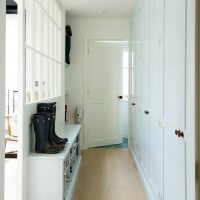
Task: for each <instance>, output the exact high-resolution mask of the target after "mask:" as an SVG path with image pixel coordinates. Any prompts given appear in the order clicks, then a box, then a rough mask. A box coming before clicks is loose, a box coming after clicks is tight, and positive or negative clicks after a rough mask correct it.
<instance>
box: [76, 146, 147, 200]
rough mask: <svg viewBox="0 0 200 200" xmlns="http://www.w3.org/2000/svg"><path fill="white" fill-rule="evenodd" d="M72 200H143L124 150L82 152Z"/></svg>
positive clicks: (144, 196) (139, 185)
mask: <svg viewBox="0 0 200 200" xmlns="http://www.w3.org/2000/svg"><path fill="white" fill-rule="evenodd" d="M73 200H147V197H146V195H145V192H144V190H143V187H142V185H141V182H140V179H139V177H138V174H137V172H136V168H135V167H134V164H133V161H132V159H131V155H130V153H129V151H128V149H89V150H87V151H82V164H81V169H80V174H79V177H78V180H77V183H76V187H75V191H74V195H73Z"/></svg>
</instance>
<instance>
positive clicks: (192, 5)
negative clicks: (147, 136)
mask: <svg viewBox="0 0 200 200" xmlns="http://www.w3.org/2000/svg"><path fill="white" fill-rule="evenodd" d="M186 2H187V16H186V22H187V27H186V127H187V133H186V134H185V135H186V145H187V147H186V183H187V184H186V199H187V200H190V199H191V200H193V199H195V159H196V158H195V156H196V154H195V148H196V144H195V143H196V142H195V137H196V131H197V130H196V123H197V120H196V119H197V116H196V112H197V109H196V107H198V105H197V104H196V97H197V80H196V78H197V77H196V76H197V73H196V70H197V69H196V0H187V1H186ZM191 88H192V89H191Z"/></svg>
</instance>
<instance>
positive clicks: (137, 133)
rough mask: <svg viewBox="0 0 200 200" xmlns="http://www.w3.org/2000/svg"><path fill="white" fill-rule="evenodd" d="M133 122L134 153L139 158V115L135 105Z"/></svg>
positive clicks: (140, 122)
mask: <svg viewBox="0 0 200 200" xmlns="http://www.w3.org/2000/svg"><path fill="white" fill-rule="evenodd" d="M134 120H135V125H134V132H135V152H136V153H137V155H138V156H139V155H140V154H141V152H140V146H141V145H140V144H141V142H140V136H141V127H142V126H141V125H142V121H141V113H140V112H139V107H138V106H137V105H136V106H135V112H134Z"/></svg>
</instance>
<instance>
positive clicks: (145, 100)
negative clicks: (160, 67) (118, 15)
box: [140, 0, 149, 110]
mask: <svg viewBox="0 0 200 200" xmlns="http://www.w3.org/2000/svg"><path fill="white" fill-rule="evenodd" d="M141 17H142V18H141V24H140V26H141V28H142V29H141V32H140V36H141V53H140V58H141V63H140V67H141V76H140V82H141V88H140V89H141V102H140V104H141V106H142V107H143V108H144V109H145V110H148V109H149V0H146V1H143V3H142V11H141Z"/></svg>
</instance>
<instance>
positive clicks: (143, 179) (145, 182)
mask: <svg viewBox="0 0 200 200" xmlns="http://www.w3.org/2000/svg"><path fill="white" fill-rule="evenodd" d="M130 151H131V154H132V157H133V161H134V162H135V165H136V168H137V171H138V174H139V176H140V179H141V182H142V185H143V187H144V190H145V192H146V194H147V198H148V200H159V198H158V197H157V196H156V195H155V193H154V191H153V189H152V187H151V184H150V181H149V180H148V177H146V174H145V173H144V171H143V169H142V167H141V164H140V161H139V160H138V158H137V156H136V153H135V151H134V149H133V148H132V146H131V145H130Z"/></svg>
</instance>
